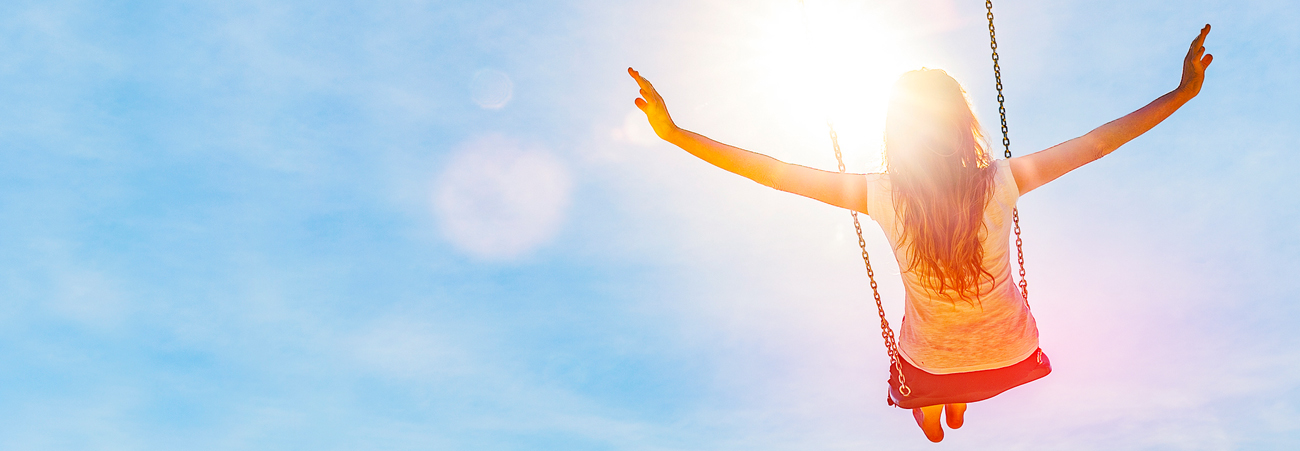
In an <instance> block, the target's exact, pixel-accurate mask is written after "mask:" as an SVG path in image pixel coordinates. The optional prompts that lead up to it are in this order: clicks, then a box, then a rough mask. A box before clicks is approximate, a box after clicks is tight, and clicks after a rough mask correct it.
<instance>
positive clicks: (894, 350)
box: [800, 2, 912, 396]
mask: <svg viewBox="0 0 1300 451" xmlns="http://www.w3.org/2000/svg"><path fill="white" fill-rule="evenodd" d="M800 3H803V2H800ZM826 128H828V129H830V132H831V146H832V147H833V148H834V149H835V163H836V164H837V165H838V167H839V169H840V173H841V174H843V173H844V172H845V168H844V154H843V153H842V152H840V137H839V135H837V134H835V125H833V124H831V122H830V121H826ZM849 215H851V216H853V230H854V231H855V232H857V234H858V248H859V249H861V250H862V263H863V264H865V265H866V266H867V280H869V281H871V296H872V297H874V298H876V313H878V314H880V338H883V339H884V340H885V352H887V353H888V354H889V365H890V366H892V367H894V370H895V371H896V372H897V373H898V392H899V393H901V394H902V395H903V396H908V395H910V394H912V388H911V387H908V386H907V377H906V376H903V361H902V357H900V356H899V355H898V342H897V341H896V340H895V339H894V328H892V327H889V320H888V319H885V306H884V304H882V303H881V302H880V290H879V289H878V286H877V285H876V272H875V271H874V270H872V269H871V256H870V255H868V254H867V240H866V239H865V238H863V237H862V223H861V222H860V221H858V212H857V211H854V210H849Z"/></svg>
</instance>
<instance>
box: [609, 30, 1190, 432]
mask: <svg viewBox="0 0 1300 451" xmlns="http://www.w3.org/2000/svg"><path fill="white" fill-rule="evenodd" d="M1209 32H1210V26H1209V25H1206V26H1205V27H1204V28H1202V29H1201V33H1200V35H1199V36H1197V37H1196V39H1194V40H1193V41H1192V45H1191V48H1190V49H1189V50H1188V52H1187V57H1186V58H1185V59H1184V60H1183V74H1182V81H1181V83H1179V85H1178V88H1177V89H1174V90H1173V91H1170V92H1169V93H1167V94H1165V95H1163V96H1160V98H1157V99H1156V100H1155V101H1153V102H1151V103H1150V104H1148V105H1146V106H1144V107H1142V108H1141V109H1139V110H1137V111H1134V112H1133V113H1130V114H1128V115H1126V116H1124V117H1121V118H1119V119H1116V120H1114V121H1111V122H1109V123H1107V124H1105V125H1102V126H1101V127H1098V128H1097V129H1095V130H1093V131H1091V132H1089V133H1088V134H1086V135H1083V136H1081V137H1078V138H1075V139H1071V140H1069V141H1066V142H1064V143H1061V144H1058V145H1056V146H1053V147H1051V148H1048V149H1046V150H1042V151H1039V152H1037V153H1033V154H1030V155H1025V156H1021V157H1016V158H1010V159H1004V160H993V159H992V158H991V157H990V155H989V152H988V150H987V149H986V146H985V144H984V142H983V139H982V138H983V135H982V133H981V131H980V127H979V123H978V122H977V121H976V120H975V116H974V114H973V113H972V111H971V108H970V103H969V102H968V100H967V98H966V95H965V91H964V90H963V89H962V87H961V85H959V84H958V83H957V81H956V80H953V79H952V77H949V76H948V74H946V73H944V72H943V71H941V70H931V69H921V70H917V71H912V72H908V73H906V74H903V76H902V77H900V78H899V80H898V82H897V84H896V85H895V87H894V93H893V96H892V98H891V100H890V104H889V111H888V113H887V115H886V119H885V155H884V156H885V166H886V168H887V169H886V171H885V172H884V173H872V174H845V173H842V172H828V171H822V170H818V169H813V168H808V167H804V166H799V165H795V164H789V163H784V162H781V161H778V160H776V159H774V158H771V157H768V156H765V155H761V154H757V153H754V152H750V151H747V150H744V149H741V148H738V147H733V146H729V145H726V144H723V143H720V142H717V141H714V140H711V139H709V138H706V137H704V136H703V135H699V134H696V133H694V132H690V131H687V130H684V129H682V128H679V127H678V126H677V124H675V123H673V120H672V118H671V117H670V116H669V114H668V108H667V106H666V105H665V104H664V100H663V97H661V96H660V95H659V93H658V92H656V91H655V88H654V86H652V85H651V84H650V82H649V81H647V80H646V79H645V78H642V77H641V75H640V74H639V73H637V72H636V71H635V70H633V69H631V68H628V73H629V74H630V75H631V76H632V78H634V79H636V82H637V84H638V85H640V87H641V91H640V94H641V96H640V97H639V98H637V99H636V101H635V103H636V106H637V108H640V109H641V111H643V112H645V114H646V116H647V118H648V119H649V121H650V125H651V127H653V128H654V131H655V133H656V134H658V135H659V137H660V138H662V139H663V140H665V141H668V142H670V143H672V144H675V145H677V146H678V147H681V148H682V149H684V150H686V151H687V152H689V153H690V154H692V155H695V156H697V157H699V158H700V159H702V160H704V161H707V162H709V163H711V164H713V165H715V166H718V167H720V168H722V169H725V170H727V171H730V172H733V173H736V174H739V175H741V176H744V177H746V178H749V179H751V180H754V181H756V182H758V183H761V184H763V185H766V186H769V187H772V188H775V189H778V190H781V191H786V192H789V193H794V194H798V195H801V196H806V197H809V198H812V199H816V200H819V201H822V202H825V203H827V204H830V205H834V206H837V207H842V208H847V209H850V210H853V211H857V212H861V213H863V214H866V215H869V216H871V218H872V219H873V220H875V221H876V222H877V223H878V224H879V225H880V227H881V229H883V230H884V233H885V237H886V238H887V239H888V241H889V244H890V246H891V247H893V250H894V257H895V258H896V259H897V260H898V263H899V268H900V269H901V275H902V278H903V286H904V288H905V289H906V299H905V314H904V316H903V322H902V325H901V326H900V328H899V340H898V344H897V356H898V359H897V360H898V364H897V365H895V367H894V368H891V375H890V387H891V392H892V393H891V395H892V396H891V398H892V399H896V400H897V399H906V401H904V402H898V405H899V406H900V407H905V408H906V407H912V408H913V409H912V413H913V416H915V418H916V421H917V424H918V425H919V426H920V427H921V429H922V430H923V431H924V432H925V435H926V437H927V438H929V439H930V440H931V441H934V442H938V441H940V440H942V439H943V428H942V426H941V425H940V423H939V415H940V412H945V413H946V415H945V417H946V422H947V424H948V427H950V428H953V429H956V428H959V427H961V425H962V423H963V421H964V418H963V417H964V412H965V411H966V403H969V402H975V401H981V400H984V399H988V398H991V397H993V396H996V395H997V394H999V393H1002V392H1004V391H1006V390H1009V389H1011V388H1013V387H1016V386H1018V385H1021V384H1024V383H1027V382H1030V381H1032V380H1035V379H1038V378H1041V377H1043V376H1045V375H1047V373H1049V372H1050V371H1051V367H1050V364H1049V363H1048V362H1047V358H1046V356H1045V355H1043V353H1042V350H1040V349H1039V348H1038V328H1037V326H1036V324H1035V322H1034V316H1033V314H1031V313H1030V310H1029V306H1028V304H1027V303H1026V302H1025V298H1024V295H1023V293H1022V292H1021V290H1020V289H1018V287H1017V286H1016V284H1015V283H1013V281H1012V277H1011V265H1010V258H1009V255H1008V254H1009V252H1008V249H1009V244H1008V235H1009V230H1010V229H1009V227H1010V224H1011V219H1012V209H1013V208H1014V207H1015V204H1016V200H1017V199H1018V198H1019V197H1020V196H1022V195H1024V194H1025V193H1028V192H1030V191H1033V190H1034V189H1035V188H1038V187H1040V186H1042V185H1044V184H1046V183H1047V182H1050V181H1052V180H1055V179H1056V178H1057V177H1060V176H1062V175H1064V174H1065V173H1067V172H1070V171H1071V170H1074V169H1075V168H1078V167H1080V166H1083V165H1084V164H1087V163H1089V162H1091V161H1093V160H1096V159H1098V158H1101V157H1103V156H1105V155H1106V154H1109V153H1110V152H1112V151H1114V150H1115V149H1117V148H1119V147H1120V146H1121V145H1123V144H1124V143H1127V142H1129V141H1130V140H1132V139H1133V138H1136V137H1138V136H1139V135H1141V134H1143V133H1145V132H1146V131H1147V130H1150V129H1151V128H1152V127H1155V126H1156V124H1159V123H1160V122H1161V121H1163V120H1164V119H1165V118H1167V117H1169V115H1171V114H1173V112H1174V111H1176V110H1178V108H1180V107H1182V106H1183V104H1185V103H1187V102H1188V101H1189V100H1191V99H1192V98H1193V97H1196V95H1197V94H1198V93H1199V92H1200V90H1201V84H1202V82H1203V81H1204V78H1205V68H1206V67H1207V66H1209V65H1210V62H1211V61H1212V60H1213V57H1212V56H1211V55H1207V54H1205V47H1203V46H1202V44H1203V43H1204V41H1205V37H1206V35H1207V34H1208V33H1209ZM900 371H901V372H902V375H903V376H906V377H905V380H906V381H907V383H906V387H900V385H901V384H900V379H904V378H900V377H898V376H899V374H898V373H899V372H900ZM900 388H903V392H904V395H905V396H901V397H900V396H899V395H900V393H899V389H900Z"/></svg>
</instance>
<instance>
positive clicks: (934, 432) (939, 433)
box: [912, 404, 943, 443]
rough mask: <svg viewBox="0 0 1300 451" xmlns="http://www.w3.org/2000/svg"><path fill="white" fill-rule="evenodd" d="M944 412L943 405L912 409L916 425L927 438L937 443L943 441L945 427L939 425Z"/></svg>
mask: <svg viewBox="0 0 1300 451" xmlns="http://www.w3.org/2000/svg"><path fill="white" fill-rule="evenodd" d="M942 411H943V404H935V405H933V406H925V407H922V408H919V409H912V418H916V425H917V426H920V427H921V431H923V432H925V438H928V439H930V441H932V442H935V443H939V442H940V441H943V426H941V425H940V424H939V414H940V413H941V412H942Z"/></svg>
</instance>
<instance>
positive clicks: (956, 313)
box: [866, 160, 1038, 374]
mask: <svg viewBox="0 0 1300 451" xmlns="http://www.w3.org/2000/svg"><path fill="white" fill-rule="evenodd" d="M990 169H991V170H993V171H995V175H994V177H993V179H994V183H993V187H994V188H993V193H992V195H991V196H989V201H988V204H987V205H986V206H985V208H984V219H983V229H984V231H983V232H982V233H981V234H980V244H981V246H982V247H983V263H982V266H983V268H984V270H985V271H988V273H989V274H991V275H992V279H990V278H988V277H983V278H981V280H980V281H979V284H978V290H979V293H980V295H979V297H978V299H974V298H972V297H971V296H970V295H969V294H968V295H966V296H957V295H955V294H954V293H952V290H947V293H946V294H947V295H946V296H945V293H940V292H936V290H935V287H933V286H931V285H933V283H932V282H927V281H926V280H924V278H922V277H920V276H919V275H918V274H917V272H916V271H903V273H902V278H903V285H904V288H905V289H906V293H907V298H906V308H905V314H904V318H903V323H902V325H901V326H900V330H899V343H898V346H899V350H900V351H901V354H902V356H903V358H905V359H906V360H907V361H908V362H909V363H911V364H912V365H914V366H916V367H917V368H920V369H923V370H925V371H927V372H930V373H933V374H951V373H959V372H969V371H978V370H986V369H994V368H1002V367H1005V366H1009V365H1012V364H1014V363H1016V362H1019V361H1021V360H1024V359H1025V358H1027V357H1029V356H1030V355H1032V354H1033V353H1034V351H1035V350H1036V349H1038V327H1037V325H1036V324H1035V322H1034V317H1033V315H1032V314H1031V313H1030V311H1029V306H1028V305H1027V304H1026V303H1025V299H1024V296H1023V295H1022V294H1021V293H1020V289H1019V288H1018V287H1017V286H1016V284H1015V283H1014V282H1013V281H1012V278H1011V264H1010V263H1011V260H1010V258H1009V252H1008V251H1009V246H1008V244H1009V243H1008V240H1009V236H1010V228H1011V214H1012V209H1013V208H1014V207H1015V205H1016V200H1017V199H1018V198H1019V190H1018V188H1017V186H1016V181H1015V178H1014V177H1013V176H1012V173H1011V168H1010V165H1009V164H1008V162H1007V160H997V161H994V162H993V164H992V166H991V167H990ZM866 177H867V186H868V188H867V203H868V208H867V211H868V212H869V213H870V216H871V218H872V219H873V220H875V221H876V222H877V223H878V224H880V227H881V229H883V230H884V232H885V236H886V237H887V238H888V240H889V243H890V246H891V247H893V249H894V257H895V259H896V260H898V264H899V267H900V268H904V269H906V268H911V267H913V265H912V262H911V261H910V260H909V257H908V255H909V254H910V253H909V252H907V249H906V247H900V245H899V243H900V241H902V240H901V237H902V233H903V228H902V224H901V222H900V221H899V220H898V215H897V213H896V211H895V209H894V201H893V189H892V186H891V184H890V180H889V175H888V174H867V175H866Z"/></svg>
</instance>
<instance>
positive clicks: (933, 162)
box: [885, 69, 994, 301]
mask: <svg viewBox="0 0 1300 451" xmlns="http://www.w3.org/2000/svg"><path fill="white" fill-rule="evenodd" d="M990 163H991V159H990V158H989V153H988V149H987V146H986V144H985V142H984V135H983V133H982V132H980V126H979V122H978V121H976V120H975V115H974V114H973V113H972V112H971V107H970V101H969V100H968V99H967V97H966V91H965V90H963V89H962V87H961V85H960V84H958V83H957V81H956V80H953V78H952V77H950V76H948V74H947V73H946V72H944V71H942V70H937V69H921V70H916V71H911V72H908V73H905V74H903V76H902V77H900V78H899V79H898V83H897V84H895V86H894V94H893V97H892V98H891V99H890V103H889V112H888V114H887V115H886V117H885V165H886V168H887V169H886V171H887V172H888V174H889V180H890V183H891V184H892V185H893V190H894V193H893V203H894V210H895V211H896V212H897V214H898V219H899V221H900V222H901V223H902V239H901V240H900V242H899V245H900V246H902V247H904V248H905V249H907V252H908V259H909V260H910V262H911V263H910V264H909V267H907V268H904V269H903V270H904V271H914V272H915V273H916V274H917V275H919V276H921V278H922V280H927V281H929V282H931V283H927V284H925V285H927V286H928V287H931V288H934V290H935V291H936V292H937V293H939V294H941V295H944V296H945V297H947V298H949V299H952V298H954V297H958V298H962V299H966V300H967V301H970V299H971V297H972V296H971V295H974V296H973V297H974V298H975V299H976V300H978V299H979V295H980V293H979V281H980V278H981V277H983V276H987V277H988V278H990V279H992V278H993V275H992V274H990V273H989V272H988V271H987V270H985V269H984V265H983V260H984V247H983V246H982V244H981V242H980V241H981V240H980V234H981V233H987V231H986V230H985V229H984V209H985V207H986V205H987V204H988V202H989V198H990V197H991V196H992V194H993V176H994V170H993V167H992V166H991V164H990Z"/></svg>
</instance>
